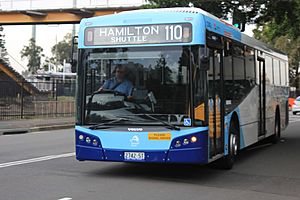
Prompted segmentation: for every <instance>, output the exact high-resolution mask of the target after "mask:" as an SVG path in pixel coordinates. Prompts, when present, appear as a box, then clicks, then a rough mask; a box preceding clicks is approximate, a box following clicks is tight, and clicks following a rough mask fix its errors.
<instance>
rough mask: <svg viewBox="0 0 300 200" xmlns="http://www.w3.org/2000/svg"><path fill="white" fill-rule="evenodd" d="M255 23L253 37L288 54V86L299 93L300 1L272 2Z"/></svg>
mask: <svg viewBox="0 0 300 200" xmlns="http://www.w3.org/2000/svg"><path fill="white" fill-rule="evenodd" d="M257 23H258V24H257V28H256V29H255V30H254V31H253V32H254V37H255V38H256V39H259V40H262V41H263V42H266V43H268V44H269V45H271V46H273V47H275V48H277V49H280V50H282V51H283V52H286V53H287V54H288V56H289V68H290V85H291V86H295V87H297V90H298V93H299V92H300V91H299V84H298V82H299V74H300V72H299V67H300V66H299V63H300V0H293V1H275V2H273V4H271V5H270V7H268V9H266V10H265V11H264V12H263V13H262V15H261V16H260V17H259V18H258V20H257Z"/></svg>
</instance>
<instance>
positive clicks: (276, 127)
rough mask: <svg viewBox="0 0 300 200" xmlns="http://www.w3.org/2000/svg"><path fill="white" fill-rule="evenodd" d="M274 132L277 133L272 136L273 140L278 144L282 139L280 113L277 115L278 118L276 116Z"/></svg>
mask: <svg viewBox="0 0 300 200" xmlns="http://www.w3.org/2000/svg"><path fill="white" fill-rule="evenodd" d="M274 133H275V134H274V135H272V136H271V142H272V143H273V144H276V143H278V141H279V140H280V121H279V117H278V115H276V118H275V127H274Z"/></svg>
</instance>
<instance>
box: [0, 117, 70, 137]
mask: <svg viewBox="0 0 300 200" xmlns="http://www.w3.org/2000/svg"><path fill="white" fill-rule="evenodd" d="M74 126H75V118H74V117H64V118H62V117H59V118H40V119H18V120H0V135H9V134H22V133H29V132H35V131H45V130H57V129H64V128H72V127H74Z"/></svg>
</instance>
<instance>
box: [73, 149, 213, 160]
mask: <svg viewBox="0 0 300 200" xmlns="http://www.w3.org/2000/svg"><path fill="white" fill-rule="evenodd" d="M125 151H130V150H115V149H102V148H98V147H88V146H81V145H76V159H77V160H79V161H84V160H92V161H115V162H128V161H126V160H125V159H124V152H125ZM131 152H135V151H131ZM138 152H141V150H139V151H138ZM143 152H145V160H143V161H130V162H150V163H203V164H204V163H207V161H208V160H207V157H208V156H207V149H205V148H203V147H198V148H189V149H171V150H165V151H163V150H162V151H159V150H158V151H148V150H144V151H143Z"/></svg>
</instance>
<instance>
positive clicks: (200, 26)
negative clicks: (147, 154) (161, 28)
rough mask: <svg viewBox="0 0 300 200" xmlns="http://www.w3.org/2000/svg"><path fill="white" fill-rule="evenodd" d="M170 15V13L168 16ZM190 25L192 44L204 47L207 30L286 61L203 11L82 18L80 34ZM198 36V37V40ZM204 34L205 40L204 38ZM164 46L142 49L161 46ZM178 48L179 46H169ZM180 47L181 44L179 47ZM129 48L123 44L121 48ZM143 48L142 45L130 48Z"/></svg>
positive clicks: (147, 11) (135, 12)
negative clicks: (93, 29) (105, 28)
mask: <svg viewBox="0 0 300 200" xmlns="http://www.w3.org/2000/svg"><path fill="white" fill-rule="evenodd" d="M166 13H168V14H166ZM178 22H189V23H191V24H192V25H193V40H192V42H191V43H187V44H181V45H191V44H205V30H206V29H207V30H209V31H212V32H215V33H217V34H220V35H222V36H226V37H229V38H231V39H233V40H236V41H238V42H241V43H244V44H247V45H248V46H250V47H253V48H255V49H258V50H261V51H263V52H265V53H270V54H272V55H274V56H277V57H279V58H281V59H284V60H287V56H286V54H284V53H283V52H281V51H279V50H277V49H274V48H272V47H270V46H269V45H267V44H264V43H263V42H260V41H258V40H256V39H254V38H252V37H249V36H247V35H246V34H244V33H242V32H241V31H240V30H239V29H238V28H236V27H234V26H233V25H231V24H229V23H227V22H225V21H223V20H222V19H219V18H217V17H216V16H214V15H212V14H210V13H208V12H206V11H204V10H202V9H200V8H191V7H176V8H157V9H140V10H131V11H123V12H120V13H118V14H112V15H105V16H100V17H93V18H87V19H83V20H82V21H81V23H80V31H79V35H81V36H83V33H84V30H85V28H87V27H93V26H118V25H119V26H122V25H141V24H166V23H178ZM195 35H199V37H195ZM201 35H202V37H201ZM83 38H84V37H79V48H86V47H85V46H84V43H83ZM159 45H161V44H155V45H153V44H152V45H149V44H146V45H144V44H143V46H159ZM168 45H176V44H168ZM177 45H178V44H177ZM123 46H124V47H125V46H126V45H122V47H123ZM130 46H140V45H130Z"/></svg>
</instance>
